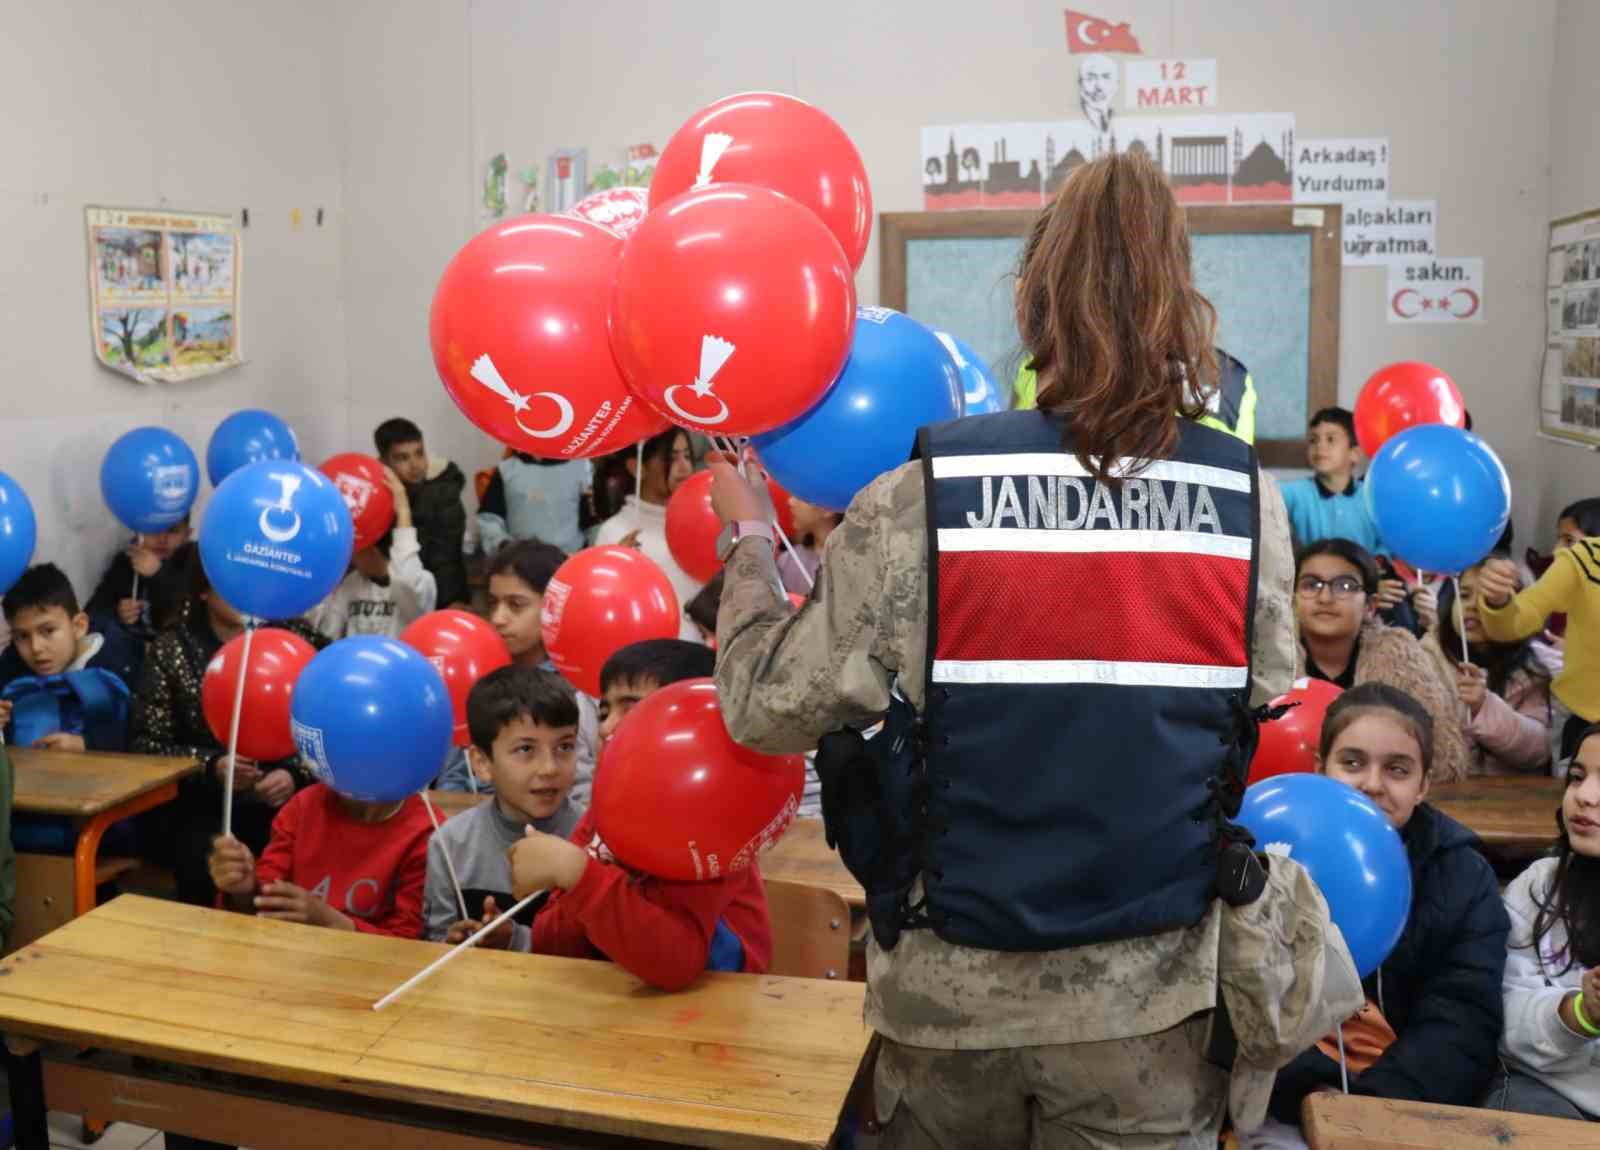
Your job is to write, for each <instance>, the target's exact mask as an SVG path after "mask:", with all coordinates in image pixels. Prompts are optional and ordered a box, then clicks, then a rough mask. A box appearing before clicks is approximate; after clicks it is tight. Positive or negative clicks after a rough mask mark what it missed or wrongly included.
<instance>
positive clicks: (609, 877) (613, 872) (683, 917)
mask: <svg viewBox="0 0 1600 1150" xmlns="http://www.w3.org/2000/svg"><path fill="white" fill-rule="evenodd" d="M714 658H715V656H714V655H713V654H712V652H711V651H710V650H709V649H707V648H705V647H702V646H701V645H700V644H698V643H687V642H684V641H682V640H679V639H655V640H650V641H649V642H645V643H635V644H632V645H631V646H628V647H624V648H623V649H622V650H620V651H618V652H617V653H616V654H615V655H613V656H611V658H610V659H608V660H607V661H606V664H605V666H604V667H602V668H601V670H600V693H601V695H602V702H601V707H600V713H601V743H602V746H603V745H604V742H605V740H606V739H608V738H609V737H610V735H611V732H612V730H614V729H615V727H616V723H617V720H619V719H620V717H621V716H620V714H619V713H618V712H621V711H624V710H626V709H627V704H631V703H633V702H637V701H638V700H639V699H642V698H644V697H645V696H647V695H649V694H650V693H651V692H653V691H657V690H660V689H661V688H662V687H665V686H667V685H668V684H670V683H676V682H678V681H679V680H681V679H693V678H700V677H703V676H707V675H710V674H711V664H712V661H713V659H714ZM624 700H625V702H624ZM280 817H282V816H280ZM510 854H511V882H512V889H513V893H514V894H515V896H516V897H517V898H518V899H521V898H525V897H527V895H529V894H531V893H532V892H533V891H536V890H540V889H543V888H549V889H550V892H551V894H550V900H549V902H548V903H546V904H545V907H544V909H543V910H541V911H540V912H539V915H538V917H537V918H535V919H534V920H533V951H534V953H535V954H556V955H565V956H567V957H571V958H609V959H610V960H611V961H613V962H615V963H617V964H618V965H620V966H622V967H625V968H626V969H627V970H628V972H629V973H630V974H633V975H636V976H637V977H639V978H642V979H643V980H644V981H646V982H648V983H650V984H651V985H652V986H656V987H659V988H661V989H662V990H681V989H683V988H684V987H686V986H688V985H689V984H690V983H691V982H693V981H694V980H695V979H696V978H697V977H699V975H700V972H701V971H703V970H731V971H744V972H747V973H751V974H760V973H761V972H763V971H765V970H766V969H767V965H768V963H770V962H771V961H772V920H771V918H770V916H769V915H768V913H767V895H766V889H765V888H764V887H763V886H762V883H761V872H760V871H759V870H757V869H756V867H755V865H754V864H752V865H751V866H750V867H749V868H748V869H746V870H742V871H738V872H736V873H734V874H730V875H725V876H723V877H721V878H715V879H707V880H704V881H701V882H676V881H669V880H666V879H660V878H656V877H654V876H652V875H647V874H639V873H637V872H634V871H630V870H628V869H626V868H625V867H623V866H622V865H621V864H620V863H618V862H616V861H615V860H614V859H613V858H612V857H611V853H610V852H609V851H608V850H606V847H605V844H604V843H602V842H601V841H600V837H599V835H598V834H596V833H595V826H594V816H593V815H591V814H586V815H584V817H583V820H582V821H581V822H579V824H578V826H577V829H576V830H574V831H573V832H572V836H571V837H570V838H565V839H563V838H558V837H557V836H555V835H548V834H541V833H540V832H538V831H536V830H534V829H533V828H532V827H529V828H528V830H527V837H526V838H524V839H523V840H522V841H521V842H519V843H517V844H516V846H514V847H512V848H511V852H510Z"/></svg>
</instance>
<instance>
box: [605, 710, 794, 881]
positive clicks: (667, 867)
mask: <svg viewBox="0 0 1600 1150" xmlns="http://www.w3.org/2000/svg"><path fill="white" fill-rule="evenodd" d="M805 778H806V764H805V758H804V756H802V755H763V754H760V753H759V752H756V751H752V750H750V749H749V748H748V747H744V746H741V745H739V744H738V743H736V742H734V741H733V737H732V736H731V735H729V734H728V728H727V726H726V724H724V722H723V720H722V708H721V706H720V705H719V704H718V701H717V688H716V685H715V684H714V683H713V682H712V681H711V680H710V679H686V680H683V681H682V682H678V683H673V684H671V685H670V686H667V687H662V688H661V689H660V690H659V691H654V692H652V693H651V694H650V695H649V696H648V697H647V698H645V699H644V700H643V701H641V702H640V703H638V704H636V705H635V706H634V708H633V709H632V710H631V711H629V712H628V714H627V717H626V718H624V719H623V720H622V722H621V723H619V724H617V729H616V731H615V732H614V733H613V734H612V736H611V738H610V739H609V740H607V742H606V745H605V749H604V750H602V751H601V752H600V763H599V766H598V768H597V769H596V771H595V776H594V805H593V810H594V821H595V830H596V831H597V832H598V833H599V835H600V839H601V841H602V842H604V843H605V845H606V847H607V849H609V850H610V851H611V853H612V854H613V855H614V856H615V857H616V859H617V861H618V862H620V863H622V865H624V866H626V867H629V868H631V869H633V870H636V871H641V872H643V873H644V874H648V875H654V876H655V877H657V878H663V879H676V880H684V881H691V882H692V881H698V880H703V879H714V878H721V877H723V876H724V875H730V874H736V873H737V872H739V871H742V870H745V869H746V868H748V867H749V866H750V864H751V863H753V862H755V860H756V856H757V855H759V854H760V853H761V852H762V851H763V850H765V849H766V848H767V847H769V846H771V845H772V844H773V843H775V842H777V841H778V839H780V838H782V837H783V832H784V831H785V830H787V829H788V827H789V824H790V823H791V822H793V821H794V816H795V812H796V811H798V810H799V808H800V794H801V791H802V789H803V788H804V786H805Z"/></svg>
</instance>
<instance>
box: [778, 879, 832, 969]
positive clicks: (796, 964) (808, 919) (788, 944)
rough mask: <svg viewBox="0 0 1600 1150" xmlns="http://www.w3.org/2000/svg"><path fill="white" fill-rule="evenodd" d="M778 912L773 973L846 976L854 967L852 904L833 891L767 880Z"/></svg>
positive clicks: (803, 884) (802, 884) (795, 883)
mask: <svg viewBox="0 0 1600 1150" xmlns="http://www.w3.org/2000/svg"><path fill="white" fill-rule="evenodd" d="M765 885H766V888H767V911H768V913H769V914H770V915H771V916H772V965H771V966H770V967H769V968H768V970H767V973H768V974H781V975H786V976H789V977H791V978H844V977H846V976H847V975H848V973H849V969H850V908H849V907H848V906H846V905H845V901H844V899H842V898H840V897H839V896H838V895H837V894H835V893H834V892H833V891H831V890H824V889H822V888H821V887H817V886H807V885H806V884H805V883H798V882H783V881H782V880H779V879H767V880H766V883H765Z"/></svg>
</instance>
